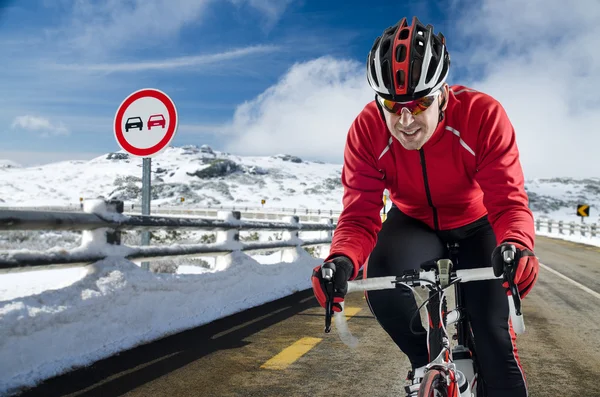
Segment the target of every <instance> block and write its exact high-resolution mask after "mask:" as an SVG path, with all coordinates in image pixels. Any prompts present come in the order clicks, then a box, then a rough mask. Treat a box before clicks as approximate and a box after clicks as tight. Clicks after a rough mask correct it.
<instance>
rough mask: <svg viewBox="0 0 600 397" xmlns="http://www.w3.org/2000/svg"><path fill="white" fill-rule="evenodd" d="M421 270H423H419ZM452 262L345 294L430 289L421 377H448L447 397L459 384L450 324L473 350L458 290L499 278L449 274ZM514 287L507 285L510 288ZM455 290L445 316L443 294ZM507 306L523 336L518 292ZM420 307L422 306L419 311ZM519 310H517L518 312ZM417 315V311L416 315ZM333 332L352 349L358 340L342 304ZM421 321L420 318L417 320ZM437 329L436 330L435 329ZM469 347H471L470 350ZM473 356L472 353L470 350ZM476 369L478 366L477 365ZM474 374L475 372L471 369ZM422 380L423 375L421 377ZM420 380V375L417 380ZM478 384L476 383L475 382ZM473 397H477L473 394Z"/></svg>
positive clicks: (351, 285)
mask: <svg viewBox="0 0 600 397" xmlns="http://www.w3.org/2000/svg"><path fill="white" fill-rule="evenodd" d="M422 268H423V266H422ZM451 269H452V262H451V261H450V260H449V259H441V260H438V261H435V268H433V266H432V265H430V266H429V269H428V267H427V266H425V268H424V269H422V270H420V271H416V270H415V271H408V272H406V273H405V274H404V275H403V276H399V277H396V276H390V277H377V278H371V279H363V280H356V281H349V282H348V293H350V292H355V291H373V290H382V289H394V288H406V287H407V288H410V289H411V290H413V292H414V288H413V287H416V286H421V287H422V288H425V287H426V286H429V298H428V299H427V301H426V304H427V305H426V306H425V307H426V308H427V312H428V317H429V320H430V324H429V326H428V336H427V340H428V351H429V359H430V363H429V364H427V365H426V366H425V369H424V373H426V372H427V371H429V370H431V369H436V370H438V371H440V372H442V373H443V374H446V375H447V378H448V382H447V383H448V387H449V390H450V392H451V393H452V394H448V396H449V397H455V396H459V395H460V394H459V392H458V384H457V382H456V381H457V379H456V374H457V371H456V370H457V368H456V364H455V363H454V358H453V356H452V350H451V348H450V336H449V335H448V333H447V331H446V329H447V327H448V326H450V325H452V324H455V323H456V324H457V325H458V328H457V334H458V344H459V345H462V346H463V347H465V348H467V349H473V346H472V339H471V334H470V329H469V328H468V327H467V326H468V322H467V318H466V315H465V312H464V310H463V308H462V299H463V296H462V292H461V289H460V287H459V286H460V284H461V283H466V282H472V281H483V280H492V279H498V278H502V276H500V277H496V276H495V275H494V271H493V269H492V268H491V267H489V268H476V269H465V270H456V271H454V272H452V271H451ZM512 284H513V283H512V282H511V281H509V285H510V286H511V289H512V286H513V285H512ZM453 285H454V286H455V291H456V292H457V294H456V307H455V308H454V309H453V310H451V311H450V312H447V305H446V299H445V292H444V290H445V289H446V288H448V287H450V286H453ZM507 298H508V304H509V309H510V317H511V321H512V325H513V329H514V331H515V333H516V334H522V333H523V332H525V324H524V322H523V316H522V314H521V313H520V297H519V295H518V292H517V294H516V295H512V294H511V295H509V296H507ZM422 306H423V305H421V307H422ZM517 309H518V310H517ZM416 313H417V315H418V313H419V310H417V311H416ZM333 319H334V322H335V325H336V326H335V328H336V331H337V333H338V335H339V337H340V339H341V340H342V341H343V342H344V343H345V344H346V345H348V346H350V347H355V346H356V345H357V344H358V340H357V339H356V338H355V337H354V336H353V335H352V334H351V333H350V331H349V329H348V325H347V322H346V316H345V313H344V305H343V303H342V311H341V312H339V313H338V312H336V313H334V315H333ZM419 320H420V317H419ZM434 325H437V326H434ZM470 344H471V346H469V345H470ZM472 352H473V353H475V351H474V350H472ZM476 365H477V363H476ZM474 372H475V368H474ZM423 376H424V374H423ZM418 377H419V378H421V375H419V376H418ZM475 381H478V375H477V373H475V376H474V379H473V380H471V383H472V384H473V385H474V384H475ZM477 383H479V382H477ZM470 386H471V390H474V387H473V386H472V385H470ZM473 393H474V394H473V396H476V395H477V394H475V392H474V391H473Z"/></svg>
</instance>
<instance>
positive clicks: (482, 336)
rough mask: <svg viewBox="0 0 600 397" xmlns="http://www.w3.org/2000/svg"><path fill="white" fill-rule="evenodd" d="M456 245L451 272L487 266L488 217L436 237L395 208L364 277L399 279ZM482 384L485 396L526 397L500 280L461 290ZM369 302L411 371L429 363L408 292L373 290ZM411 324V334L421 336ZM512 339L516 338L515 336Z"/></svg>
mask: <svg viewBox="0 0 600 397" xmlns="http://www.w3.org/2000/svg"><path fill="white" fill-rule="evenodd" d="M448 242H458V243H459V245H460V251H459V255H458V264H455V265H456V267H455V269H469V268H475V267H488V266H491V263H490V258H491V255H492V251H493V250H494V247H495V246H496V238H495V235H494V232H493V231H492V228H491V226H490V224H489V222H488V221H487V218H483V219H480V220H479V221H476V222H474V223H472V224H471V225H467V226H465V227H462V228H460V229H457V230H452V231H442V232H439V231H438V232H435V231H434V230H432V229H431V228H429V227H428V226H427V225H425V224H424V223H422V222H420V221H417V220H415V219H413V218H410V217H408V216H406V215H405V214H403V213H402V212H400V211H399V210H398V208H396V207H393V208H392V209H391V210H390V212H389V213H388V217H387V220H386V221H385V222H384V223H383V227H382V229H381V231H380V232H379V236H378V241H377V245H376V246H375V249H374V250H373V252H372V253H371V255H370V257H369V260H368V265H367V268H366V271H365V274H366V276H367V277H369V278H370V277H380V276H398V275H400V274H401V273H402V272H403V271H404V270H408V269H417V268H418V267H419V265H420V264H421V263H424V262H426V261H429V260H433V259H439V258H447V257H448V253H447V248H446V243H448ZM462 288H463V291H464V297H465V302H464V305H465V307H466V309H467V311H468V313H469V315H470V317H471V321H472V323H471V326H472V329H473V335H474V337H475V343H476V346H477V353H478V356H479V361H480V364H481V372H482V375H483V379H484V380H485V383H486V385H487V390H488V395H489V397H525V396H527V388H526V382H525V375H524V373H523V371H522V368H521V365H520V363H519V361H518V355H517V348H516V345H514V344H513V343H514V341H515V339H514V337H512V336H511V331H510V330H509V325H508V324H509V323H508V319H509V309H508V301H507V298H506V292H505V291H504V288H503V287H502V282H501V281H500V280H493V281H492V280H490V281H477V282H470V283H465V284H463V285H462ZM366 295H367V302H368V303H369V306H370V308H371V311H372V312H373V315H374V316H375V317H376V318H377V320H378V321H379V323H380V324H381V326H382V327H383V329H385V331H386V332H387V333H388V334H389V335H390V337H391V338H392V340H393V341H394V342H395V343H396V344H397V345H398V347H399V348H400V349H401V350H402V351H403V352H404V353H405V354H406V355H407V356H408V358H409V359H410V362H411V364H412V366H413V368H418V367H421V366H424V365H426V364H427V363H428V352H427V341H426V338H427V336H426V335H414V334H413V333H412V332H411V330H410V327H409V320H410V318H411V316H412V314H413V313H414V311H415V310H416V309H417V305H416V301H415V298H414V296H413V294H412V292H411V291H410V290H409V289H408V288H398V289H394V290H382V291H371V292H369V293H368V294H366ZM418 323H419V322H418V321H415V323H414V324H415V325H414V326H413V328H414V330H415V332H419V331H425V330H424V328H423V327H422V326H421V325H419V324H418ZM513 335H514V334H513Z"/></svg>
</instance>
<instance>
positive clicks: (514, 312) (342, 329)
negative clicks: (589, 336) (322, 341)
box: [326, 254, 525, 347]
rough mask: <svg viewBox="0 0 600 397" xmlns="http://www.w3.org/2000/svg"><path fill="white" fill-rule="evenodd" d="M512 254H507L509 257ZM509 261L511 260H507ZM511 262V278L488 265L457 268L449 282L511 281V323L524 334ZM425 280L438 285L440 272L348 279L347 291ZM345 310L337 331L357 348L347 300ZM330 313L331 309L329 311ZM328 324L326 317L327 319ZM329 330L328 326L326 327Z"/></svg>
mask: <svg viewBox="0 0 600 397" xmlns="http://www.w3.org/2000/svg"><path fill="white" fill-rule="evenodd" d="M508 255H509V254H507V256H508ZM507 262H508V261H507ZM511 266H512V264H511V263H510V262H509V263H507V264H506V265H505V273H504V274H508V277H504V275H502V276H495V275H494V270H493V268H491V267H488V268H476V269H465V270H456V271H454V272H451V273H450V284H452V283H454V282H456V281H458V282H461V283H466V282H471V281H483V280H492V279H500V278H503V277H504V279H505V281H508V283H509V289H510V291H511V295H509V296H508V306H509V309H510V318H511V320H512V326H513V329H514V331H515V333H516V334H522V333H524V332H525V323H524V321H523V314H522V313H521V298H520V296H519V291H518V289H517V288H516V287H515V286H514V282H513V277H511V276H512V274H510V270H512V269H511ZM422 283H433V284H436V285H439V281H438V280H437V274H436V271H435V270H427V271H426V270H420V271H416V270H415V271H412V272H411V271H409V272H406V273H405V274H404V275H402V276H398V277H396V276H389V277H375V278H370V279H369V278H367V279H363V280H355V281H348V293H350V292H356V291H374V290H383V289H394V288H397V287H400V286H401V285H405V286H409V287H415V286H420V285H421V284H422ZM341 307H342V311H341V312H336V313H334V315H333V319H334V322H335V325H336V330H337V332H338V335H339V337H340V339H341V340H342V341H343V342H344V343H346V344H347V345H348V346H350V347H355V346H356V345H357V343H358V340H357V339H356V338H355V337H354V336H353V335H352V334H351V333H350V331H349V329H348V324H347V322H346V315H345V312H344V303H343V302H342V304H341ZM327 313H330V316H331V312H329V311H327V312H326V314H327ZM330 316H326V317H329V324H330V323H331V317H330ZM326 323H327V318H326ZM326 332H328V331H327V329H326Z"/></svg>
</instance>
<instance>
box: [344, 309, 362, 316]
mask: <svg viewBox="0 0 600 397" xmlns="http://www.w3.org/2000/svg"><path fill="white" fill-rule="evenodd" d="M361 310H362V309H361V308H360V307H345V308H344V314H346V318H350V317H352V316H355V315H356V313H358V312H359V311H361Z"/></svg>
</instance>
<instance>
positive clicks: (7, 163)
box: [0, 159, 21, 170]
mask: <svg viewBox="0 0 600 397" xmlns="http://www.w3.org/2000/svg"><path fill="white" fill-rule="evenodd" d="M7 168H21V165H20V164H17V163H15V162H14V161H11V160H2V159H0V170H2V169H7Z"/></svg>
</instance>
